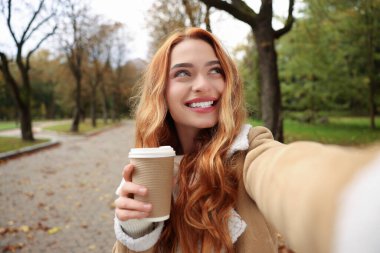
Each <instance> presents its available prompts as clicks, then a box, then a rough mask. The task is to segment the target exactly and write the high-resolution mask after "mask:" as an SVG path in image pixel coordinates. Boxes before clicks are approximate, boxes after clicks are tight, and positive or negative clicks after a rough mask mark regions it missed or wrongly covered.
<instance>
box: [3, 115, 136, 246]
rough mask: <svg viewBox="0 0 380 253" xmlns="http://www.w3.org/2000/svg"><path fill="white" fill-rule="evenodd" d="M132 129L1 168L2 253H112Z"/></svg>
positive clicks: (71, 142) (72, 142) (74, 141)
mask: <svg viewBox="0 0 380 253" xmlns="http://www.w3.org/2000/svg"><path fill="white" fill-rule="evenodd" d="M133 125H134V123H133V122H132V121H127V122H125V123H124V124H123V125H122V126H120V127H116V128H113V129H110V130H108V131H105V132H103V133H101V134H98V135H95V136H92V137H76V138H67V139H65V141H63V142H62V144H61V145H60V146H58V147H55V148H51V149H48V150H43V151H40V152H38V153H34V154H31V155H25V156H22V157H20V158H16V159H13V160H9V161H7V162H5V163H2V164H0V250H1V252H35V253H42V252H58V253H59V252H75V253H77V252H79V253H80V252H99V253H100V252H101V253H104V252H110V251H111V248H112V245H113V243H114V241H115V236H114V233H113V217H114V210H113V201H114V199H115V195H114V191H115V189H116V187H117V186H118V184H119V182H120V179H121V171H122V167H123V166H124V165H125V164H126V163H127V162H128V158H127V154H128V150H129V149H130V148H131V145H132V142H133V140H134V137H133V134H134V129H133Z"/></svg>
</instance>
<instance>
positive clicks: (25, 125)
mask: <svg viewBox="0 0 380 253" xmlns="http://www.w3.org/2000/svg"><path fill="white" fill-rule="evenodd" d="M29 108H30V107H29V106H22V107H20V123H21V136H22V139H23V140H28V141H34V137H33V130H32V117H31V115H30V109H29Z"/></svg>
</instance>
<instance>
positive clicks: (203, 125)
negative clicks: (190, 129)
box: [194, 121, 217, 129]
mask: <svg viewBox="0 0 380 253" xmlns="http://www.w3.org/2000/svg"><path fill="white" fill-rule="evenodd" d="M216 124H217V122H215V121H214V122H199V123H198V124H194V126H195V127H196V128H199V129H205V128H211V127H214V126H215V125H216Z"/></svg>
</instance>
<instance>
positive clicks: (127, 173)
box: [123, 164, 133, 182]
mask: <svg viewBox="0 0 380 253" xmlns="http://www.w3.org/2000/svg"><path fill="white" fill-rule="evenodd" d="M132 172H133V165H132V164H127V165H126V166H125V167H124V169H123V178H124V180H125V181H127V182H128V181H132Z"/></svg>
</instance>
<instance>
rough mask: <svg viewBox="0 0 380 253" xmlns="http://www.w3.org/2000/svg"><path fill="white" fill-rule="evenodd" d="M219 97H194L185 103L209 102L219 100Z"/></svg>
mask: <svg viewBox="0 0 380 253" xmlns="http://www.w3.org/2000/svg"><path fill="white" fill-rule="evenodd" d="M217 100H218V99H217V98H214V97H201V98H193V99H191V100H188V101H186V102H185V104H187V105H188V104H192V103H200V102H208V101H213V102H215V101H217Z"/></svg>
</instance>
